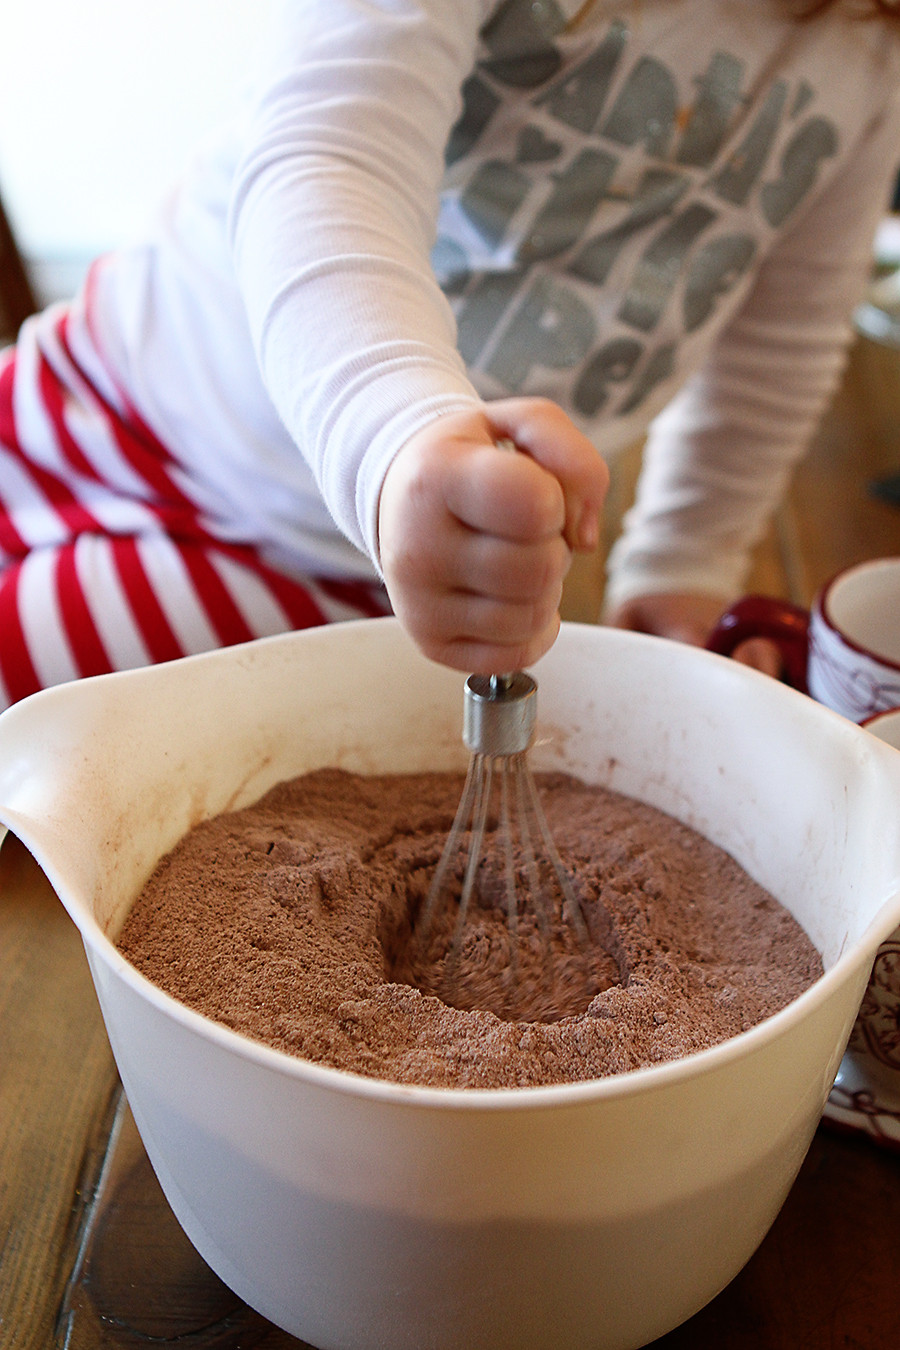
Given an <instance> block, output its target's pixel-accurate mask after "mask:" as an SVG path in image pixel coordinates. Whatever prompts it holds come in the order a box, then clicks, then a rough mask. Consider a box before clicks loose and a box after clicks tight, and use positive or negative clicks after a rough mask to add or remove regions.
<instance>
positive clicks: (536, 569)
mask: <svg viewBox="0 0 900 1350" xmlns="http://www.w3.org/2000/svg"><path fill="white" fill-rule="evenodd" d="M504 439H508V440H511V441H512V442H513V443H514V444H515V446H516V447H517V450H518V452H519V453H515V452H512V451H510V450H509V449H508V448H503V447H502V446H500V445H498V442H499V441H502V440H504ZM608 478H609V475H608V473H607V470H606V466H605V464H604V463H603V461H602V460H601V458H600V456H599V455H598V453H597V451H596V449H595V448H594V446H593V445H592V444H591V442H590V441H589V440H587V438H586V437H585V436H583V435H582V434H581V432H579V431H578V430H577V429H576V428H575V426H574V425H573V424H572V422H571V421H570V420H569V418H568V417H567V416H566V415H565V413H564V412H563V411H562V410H561V409H560V408H558V407H557V406H556V405H555V404H553V403H550V402H548V401H546V400H544V399H531V398H528V399H509V400H504V401H503V402H498V403H491V404H488V405H486V406H485V407H484V409H483V410H479V411H477V412H472V413H457V414H453V415H450V416H447V417H442V418H440V419H439V420H438V421H436V422H433V423H432V424H431V425H429V426H428V427H426V428H425V429H424V430H422V431H420V432H419V433H418V434H417V435H416V436H414V437H413V438H412V440H410V441H408V442H407V444H406V445H405V446H404V447H403V449H402V450H401V451H400V453H399V454H398V455H397V457H396V459H395V460H394V462H393V464H392V465H391V467H390V469H389V470H388V473H387V476H386V478H385V480H384V485H383V487H382V491H381V500H380V503H379V517H378V528H379V545H380V552H381V566H382V570H383V572H384V578H385V582H386V584H387V589H388V594H389V595H390V597H391V602H392V604H393V606H394V610H395V612H396V614H397V615H398V617H399V619H400V621H401V622H402V623H403V625H404V627H405V628H406V629H407V631H408V632H409V633H410V635H411V636H412V638H413V639H414V641H415V642H416V643H417V644H418V646H419V647H420V648H421V650H422V651H423V652H424V654H425V655H426V656H428V657H430V658H431V659H432V660H435V661H441V662H443V663H444V664H445V665H448V666H454V667H455V668H456V669H458V670H467V671H473V672H475V673H478V674H494V673H503V672H506V671H511V670H518V669H520V668H521V667H523V666H528V665H531V664H532V662H534V661H536V660H537V659H538V657H539V656H542V655H543V654H544V652H546V651H547V650H548V648H549V647H550V646H552V644H553V642H554V639H555V638H556V634H557V632H558V630H559V602H560V597H561V595H562V584H563V579H564V577H565V575H566V572H567V571H568V569H569V564H570V562H571V558H572V552H573V550H583V551H589V550H591V549H593V548H594V547H595V546H596V544H597V540H598V537H599V515H600V509H601V507H602V505H603V499H604V496H605V494H606V487H607V483H608Z"/></svg>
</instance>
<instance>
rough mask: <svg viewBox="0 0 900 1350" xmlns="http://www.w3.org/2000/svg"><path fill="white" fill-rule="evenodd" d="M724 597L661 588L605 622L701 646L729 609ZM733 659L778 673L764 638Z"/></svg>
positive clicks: (773, 649) (745, 645)
mask: <svg viewBox="0 0 900 1350" xmlns="http://www.w3.org/2000/svg"><path fill="white" fill-rule="evenodd" d="M728 605H729V601H728V599H727V598H726V597H725V596H720V595H709V594H703V593H700V592H696V593H695V592H691V591H671V592H667V591H660V592H656V593H650V594H647V595H636V596H634V597H633V598H632V599H631V600H626V601H624V602H623V603H622V604H621V605H619V606H618V607H617V608H615V609H613V610H611V611H610V612H609V613H608V614H607V615H606V618H605V622H606V623H608V624H609V625H610V626H611V627H613V628H631V629H633V630H634V631H635V632H638V633H653V634H655V635H656V636H657V637H666V638H674V639H675V640H676V641H677V642H688V643H690V644H691V645H692V646H695V647H702V646H703V645H704V644H705V642H706V640H707V638H708V637H709V635H710V633H711V632H712V629H713V628H714V627H715V625H716V623H717V621H718V620H719V619H720V618H721V616H722V614H723V613H724V611H725V610H726V609H727V608H728ZM734 656H735V659H736V660H738V661H741V662H743V664H744V665H747V666H753V667H754V668H755V669H756V670H761V671H763V673H764V674H766V675H774V676H775V677H776V678H777V677H778V675H780V673H781V659H780V657H779V655H778V649H777V648H776V647H775V646H774V644H773V643H771V642H768V641H766V639H765V638H751V639H750V640H749V641H748V642H743V643H741V645H740V646H739V647H738V648H736V650H735V652H734Z"/></svg>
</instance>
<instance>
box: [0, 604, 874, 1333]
mask: <svg viewBox="0 0 900 1350" xmlns="http://www.w3.org/2000/svg"><path fill="white" fill-rule="evenodd" d="M535 673H536V675H537V678H538V683H539V686H540V695H539V697H540V710H539V735H540V738H541V739H540V743H539V744H538V745H537V746H536V747H535V749H534V751H533V752H532V760H533V764H534V766H535V767H558V768H563V769H566V770H570V771H573V772H575V773H577V774H580V775H581V776H582V777H584V778H586V779H588V780H592V781H596V782H601V783H605V784H608V785H610V786H612V787H613V788H616V789H619V790H621V791H624V792H627V793H630V794H632V795H634V796H637V797H640V798H643V799H644V800H646V801H649V802H651V803H653V804H654V805H656V806H659V807H662V808H663V809H665V810H667V811H669V812H671V813H672V814H674V815H675V816H677V817H679V818H680V819H682V820H684V821H686V822H687V823H688V824H690V825H692V826H694V827H695V828H697V829H699V830H700V831H702V832H703V833H704V834H706V835H707V836H708V837H709V838H711V839H712V840H714V841H715V842H716V843H718V844H720V845H722V846H723V847H724V848H726V849H728V850H729V851H730V852H731V853H732V854H734V856H735V857H736V858H737V859H738V860H739V861H740V862H741V863H742V864H743V865H744V866H745V867H746V868H747V870H748V871H749V872H750V873H751V874H752V875H753V876H754V877H755V878H757V879H758V880H759V881H760V882H762V884H763V885H765V886H767V887H768V888H769V889H770V890H771V891H772V892H774V894H775V895H776V896H777V897H778V898H779V899H780V900H781V901H782V902H783V903H784V904H785V905H787V907H788V908H789V909H790V910H791V911H792V912H793V913H794V914H795V915H796V917H797V918H798V919H799V921H800V922H801V923H802V925H803V926H804V928H805V929H806V931H807V932H808V933H809V935H810V937H811V938H812V940H813V941H814V942H815V943H816V945H817V946H818V947H819V949H820V950H821V952H822V954H823V958H824V964H825V971H826V973H825V975H824V976H823V977H822V978H821V979H820V980H818V981H817V982H816V983H815V985H814V986H813V987H812V988H811V989H810V990H808V991H807V992H806V993H805V994H804V995H803V996H802V997H801V998H799V999H798V1000H796V1001H795V1002H794V1003H793V1004H791V1005H790V1006H789V1007H788V1008H786V1009H785V1010H784V1011H782V1012H781V1013H779V1014H778V1015H777V1016H775V1017H773V1018H771V1019H770V1020H768V1021H767V1022H765V1023H763V1024H761V1025H759V1026H757V1027H755V1028H754V1029H753V1030H751V1031H748V1032H746V1033H744V1034H742V1035H740V1036H738V1037H736V1038H735V1039H733V1040H731V1041H728V1042H726V1043H724V1044H722V1045H720V1046H717V1047H715V1048H713V1049H711V1050H706V1051H703V1052H702V1053H699V1054H695V1055H692V1056H690V1057H688V1058H686V1059H683V1060H680V1061H677V1062H675V1063H669V1064H664V1065H660V1066H658V1067H654V1068H650V1069H644V1070H639V1071H637V1072H633V1073H629V1074H623V1075H619V1076H616V1077H613V1078H607V1079H604V1080H600V1081H597V1082H588V1083H578V1084H572V1085H566V1086H561V1087H551V1088H534V1089H521V1090H497V1091H465V1090H436V1089H427V1088H415V1087H401V1086H398V1085H395V1084H391V1083H387V1082H377V1081H373V1080H370V1079H364V1078H361V1077H356V1076H354V1075H351V1074H347V1073H342V1072H339V1071H337V1070H331V1069H328V1068H323V1067H317V1066H315V1065H311V1064H307V1063H304V1062H302V1061H300V1060H297V1059H293V1058H290V1057H288V1056H286V1055H283V1054H280V1053H277V1052H275V1051H272V1050H269V1049H268V1048H266V1047H263V1046H261V1045H258V1044H255V1043H253V1042H251V1041H249V1040H247V1039H245V1038H243V1037H241V1036H239V1035H236V1034H234V1033H233V1032H231V1031H228V1030H226V1029H225V1028H223V1027H221V1026H218V1025H215V1024H213V1023H211V1022H209V1021H207V1020H206V1019H204V1018H203V1017H201V1016H199V1015H197V1014H196V1013H194V1012H191V1011H189V1010H188V1009H186V1008H185V1007H183V1006H182V1005H180V1004H179V1003H177V1002H175V1001H174V1000H173V999H171V998H170V997H168V996H167V995H165V994H163V993H161V992H160V991H159V990H158V989H156V988H155V987H154V986H152V985H151V984H149V983H148V982H147V981H146V980H145V979H143V978H142V977H141V976H140V975H138V974H136V973H135V971H134V970H133V969H132V968H131V967H130V966H129V965H127V964H126V962H125V961H124V960H123V959H122V958H121V957H120V956H119V955H118V953H117V952H116V950H115V948H114V947H113V945H112V941H113V939H114V938H115V936H116V933H117V932H118V930H119V928H120V926H121V924H122V921H123V919H124V916H125V914H126V912H127V910H128V908H129V905H130V904H131V902H132V900H133V898H134V896H135V894H136V892H137V891H138V890H139V888H140V887H141V884H142V883H143V881H144V880H145V878H146V877H147V875H148V874H149V872H150V871H151V869H152V868H153V866H154V864H155V862H156V861H157V859H158V858H159V857H160V855H161V854H162V853H163V852H164V851H166V850H167V849H168V848H169V847H170V846H171V845H172V844H174V843H175V841H176V840H177V839H178V838H179V836H180V835H182V833H183V832H184V831H186V830H187V829H188V827H189V826H190V825H192V824H193V823H194V822H195V821H198V820H200V819H202V818H204V817H207V816H209V815H212V814H214V813H217V812H219V811H221V810H223V809H225V808H231V807H237V806H241V805H245V804H247V803H249V802H251V801H253V800H255V799H256V798H258V797H259V796H260V795H261V794H262V793H263V792H264V791H265V790H266V789H268V788H269V787H270V786H271V785H272V784H273V783H275V782H276V781H277V780H279V779H283V778H285V777H288V776H290V775H293V774H297V773H300V772H302V771H304V770H307V769H311V768H313V767H316V766H319V765H341V766H344V767H347V768H351V769H356V770H362V771H366V770H405V769H423V768H440V767H450V766H456V765H460V766H461V765H462V764H464V762H465V754H464V752H463V750H462V747H461V744H460V722H461V705H462V677H461V676H459V675H456V674H454V673H453V672H451V671H447V670H445V669H443V668H439V667H436V666H434V665H431V664H429V663H427V662H426V661H424V660H423V659H422V658H421V657H420V656H418V655H417V653H416V652H415V650H414V649H413V648H412V646H411V644H410V643H409V642H408V640H407V639H406V638H405V637H404V636H403V634H402V632H401V630H400V628H399V627H398V625H397V624H396V623H395V622H394V621H393V620H377V621H370V622H363V623H355V624H346V625H338V626H335V627H332V628H327V629H318V630H314V631H310V632H305V633H300V634H295V635H289V636H286V637H281V638H272V639H267V640H265V641H261V642H258V643H253V644H250V645H248V646H244V647H237V648H232V649H230V650H227V651H224V652H217V653H212V654H210V655H207V656H200V657H195V658H191V659H189V660H186V661H181V662H177V663H174V664H171V665H166V666H160V667H157V668H154V669H149V670H142V671H137V672H133V673H129V674H125V675H113V676H106V677H101V678H99V679H93V680H86V681H83V682H81V683H77V684H70V685H65V686H61V687H58V688H56V689H52V690H49V691H47V692H45V693H42V694H38V695H35V696H34V697H33V698H30V699H28V700H26V701H25V702H23V703H21V704H18V705H17V706H15V707H13V708H12V709H10V710H9V711H8V712H6V713H4V714H3V716H2V718H0V821H2V823H3V824H5V825H6V826H7V827H8V828H9V829H10V830H12V831H13V832H14V833H15V834H17V835H18V836H19V837H20V838H21V839H22V840H23V841H24V843H25V844H26V845H27V846H28V847H29V848H30V849H31V851H32V852H33V853H34V855H35V857H36V858H37V860H38V862H39V863H40V864H41V866H42V867H43V868H44V870H45V871H46V873H47V875H48V877H49V879H50V881H51V882H52V883H53V885H54V886H55V887H56V889H57V891H58V893H59V895H60V897H61V899H62V901H63V903H64V905H65V906H66V908H67V909H68V911H69V912H70V914H71V916H72V918H73V919H74V921H75V923H76V924H77V925H78V927H79V929H80V931H81V934H82V936H83V939H84V944H85V948H86V950H87V954H88V959H89V962H90V966H91V970H92V973H93V977H94V981H95V984H96V988H97V993H98V996H99V999H100V1003H101V1006H102V1009H103V1014H104V1017H105V1020H106V1026H107V1029H108V1032H109V1037H110V1041H111V1043H112V1047H113V1050H114V1053H115V1056H116V1060H117V1063H118V1066H119V1070H120V1072H121V1076H122V1080H123V1082H124V1085H125V1088H126V1091H127V1094H128V1099H129V1102H130V1104H131V1107H132V1110H133V1113H134V1117H135V1119H136V1121H137V1124H138V1128H139V1129H140V1132H141V1135H142V1137H143V1141H144V1144H145V1146H146V1149H147V1152H148V1154H149V1156H150V1159H151V1162H152V1163H153V1166H154V1168H155V1169H156V1171H157V1173H158V1176H159V1179H160V1181H161V1183H162V1186H163V1189H164V1191H165V1193H166V1195H167V1197H168V1199H169V1201H170V1203H171V1205H172V1208H173V1209H174V1211H175V1214H176V1215H177V1217H178V1219H179V1220H180V1222H181V1223H182V1225H183V1227H184V1228H185V1230H186V1232H187V1234H188V1236H189V1237H190V1238H191V1239H192V1241H193V1242H194V1243H195V1245H196V1246H197V1248H198V1249H199V1251H200V1252H201V1254H202V1255H203V1256H204V1257H205V1258H206V1260H207V1261H208V1262H209V1264H210V1265H211V1266H212V1267H213V1269H214V1270H216V1271H217V1272H218V1274H219V1275H220V1276H221V1277H222V1279H224V1280H225V1281H226V1282H227V1283H228V1284H229V1285H231V1286H232V1288H233V1289H234V1290H235V1291H236V1292H237V1293H238V1294H239V1295H240V1296H241V1297H242V1298H243V1299H245V1300H246V1301H247V1302H248V1303H250V1304H251V1305H252V1306H253V1307H255V1308H257V1309H258V1310H259V1311H260V1312H261V1313H263V1314H264V1315H265V1316H266V1317H268V1318H270V1319H271V1320H272V1321H273V1322H275V1323H276V1324H277V1325H278V1326H280V1327H282V1328H284V1329H285V1330H287V1331H289V1332H292V1333H293V1334H295V1335H297V1336H299V1337H301V1338H303V1339H305V1340H307V1341H309V1342H311V1343H312V1344H313V1345H314V1346H317V1347H321V1350H336V1348H337V1347H343V1348H344V1350H375V1348H376V1347H378V1348H379V1350H388V1347H389V1350H480V1347H484V1348H485V1350H487V1348H488V1347H490V1350H576V1348H577V1350H633V1348H634V1347H638V1346H642V1345H645V1344H646V1343H647V1342H649V1341H651V1340H653V1339H654V1338H655V1337H657V1336H659V1335H662V1334H663V1333H664V1332H666V1331H667V1330H669V1329H670V1328H672V1327H674V1326H676V1325H677V1324H678V1323H679V1322H681V1321H682V1320H684V1319H685V1318H688V1317H690V1316H691V1314H692V1313H694V1312H696V1311H697V1310H698V1309H699V1308H700V1307H701V1306H702V1305H703V1304H704V1303H706V1302H707V1301H708V1300H709V1299H711V1298H712V1297H713V1296H714V1295H715V1294H716V1293H717V1292H718V1291H719V1290H720V1289H721V1288H722V1287H723V1286H724V1285H725V1284H726V1283H727V1282H728V1281H729V1280H730V1279H731V1278H732V1277H733V1276H734V1275H735V1274H736V1273H737V1271H738V1270H739V1269H740V1268H741V1266H742V1265H743V1264H744V1263H745V1262H746V1261H747V1259H748V1258H749V1257H750V1255H751V1254H752V1253H753V1251H754V1250H755V1248H756V1247H757V1245H758V1244H759V1242H760V1241H761V1239H762V1238H763V1236H764V1234H765V1233H766V1231H767V1229H768V1228H769V1226H770V1224H771V1223H772V1221H773V1219H774V1218H775V1215H776V1214H777V1212H778V1209H779V1208H780V1206H781V1204H782V1202H783V1200H784V1198H785V1196H786V1194H787V1192H788V1189H789V1188H790V1186H791V1183H792V1182H793V1180H794V1177H795V1176H796V1173H797V1171H798V1169H799V1167H800V1164H801V1161H802V1159H803V1156H804V1154H805V1152H806V1149H807V1147H808V1145H809V1142H810V1139H811V1137H812V1134H813V1132H814V1130H815V1128H816V1124H817V1122H818V1120H819V1116H820V1113H821V1110H822V1106H823V1103H824V1101H825V1098H826V1095H827V1093H828V1090H829V1087H830V1085H831V1082H832V1079H833V1077H834V1074H835V1071H836V1069H837V1066H838V1064H839V1062H840V1059H841V1055H842V1052H843V1049H844V1046H845V1043H846V1041H847V1037H848V1035H849V1032H850V1028H851V1026H852V1024H853V1020H854V1016H855V1013H856V1010H857V1007H858V1005H859V1003H860V1000H861V998H862V994H863V991H864V989H865V987H866V980H867V976H868V973H869V967H870V965H871V963H872V959H873V956H874V954H875V951H876V949H877V947H878V945H879V942H880V941H881V940H882V939H883V938H884V937H885V936H886V935H887V934H888V933H890V932H891V931H892V930H893V929H895V928H897V927H898V925H900V828H898V822H900V752H898V751H897V750H895V749H894V748H892V747H890V746H888V745H885V744H883V743H881V742H879V741H878V740H876V739H875V737H873V736H871V735H869V734H868V733H867V732H865V731H862V730H861V729H860V728H858V727H856V726H853V725H852V724H850V723H849V722H846V721H844V720H843V719H842V718H841V717H839V716H838V715H837V714H836V713H832V712H830V711H828V710H826V709H825V708H822V707H820V706H819V705H818V704H816V703H814V702H812V700H810V699H807V698H805V697H804V696H803V695H801V694H797V693H795V692H793V691H791V690H789V689H787V688H785V687H783V686H782V685H779V684H777V683H776V682H775V681H772V680H769V679H767V678H766V677H764V676H761V675H758V674H756V673H754V672H753V671H749V670H747V669H745V668H743V667H741V666H739V665H737V664H735V663H733V662H730V661H728V660H726V659H724V658H722V657H718V656H713V655H711V654H709V653H707V652H703V651H699V650H695V649H691V648H688V647H682V646H679V645H676V644H673V643H666V642H662V641H658V640H656V639H653V638H645V637H641V636H637V635H634V634H628V633H620V632H615V631H611V630H608V629H603V628H595V627H580V626H574V625H573V626H567V627H565V628H564V630H563V632H562V634H561V636H560V638H559V640H558V642H557V644H556V646H555V647H554V649H553V651H552V652H551V653H550V655H548V656H547V657H545V658H544V660H543V661H542V662H540V664H539V665H538V667H537V668H536V671H535Z"/></svg>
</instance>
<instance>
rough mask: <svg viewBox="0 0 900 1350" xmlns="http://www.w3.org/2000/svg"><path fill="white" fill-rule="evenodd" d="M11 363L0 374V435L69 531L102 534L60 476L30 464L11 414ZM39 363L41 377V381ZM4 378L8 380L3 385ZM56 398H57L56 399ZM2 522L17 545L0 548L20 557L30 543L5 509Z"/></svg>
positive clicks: (92, 518)
mask: <svg viewBox="0 0 900 1350" xmlns="http://www.w3.org/2000/svg"><path fill="white" fill-rule="evenodd" d="M14 364H15V362H10V364H9V366H8V367H7V368H5V369H4V370H3V372H2V375H0V381H2V383H0V438H2V439H3V441H4V442H5V444H6V445H7V446H8V447H9V449H10V450H11V451H12V453H13V454H14V455H15V456H16V457H17V459H18V460H19V461H20V462H21V464H22V467H23V468H24V470H25V472H26V473H27V474H28V475H29V477H30V478H31V480H32V482H33V483H34V484H35V485H36V486H37V487H38V488H39V489H40V491H41V492H42V493H43V495H44V497H45V498H46V499H47V502H48V503H49V505H50V506H51V507H53V508H54V509H55V511H56V513H57V515H58V516H59V517H60V519H61V520H62V521H63V522H64V524H65V525H66V527H67V528H68V530H69V532H70V533H71V534H79V533H81V532H82V531H87V532H88V533H91V534H103V533H104V531H103V529H102V527H101V526H100V523H99V521H97V520H96V519H95V518H94V516H92V515H91V513H90V511H88V510H87V509H86V508H85V507H84V506H82V505H81V503H80V502H79V501H78V499H77V498H76V497H75V496H74V494H73V493H72V491H71V490H70V489H69V488H68V487H67V486H66V485H65V483H64V482H63V481H62V479H61V478H59V477H58V476H57V475H56V474H54V473H51V472H50V471H49V470H48V469H44V468H42V467H41V466H40V465H39V464H34V463H32V461H31V460H30V459H29V458H28V457H27V455H26V454H25V453H24V451H23V450H22V446H21V443H20V441H19V438H18V435H17V432H16V427H15V420H14V413H13V367H14ZM43 378H44V376H43V366H42V372H41V379H42V382H43ZM7 381H8V382H9V383H8V384H7ZM59 401H60V400H57V402H59ZM2 523H3V528H4V530H5V531H8V532H9V534H8V537H9V539H10V540H11V541H13V540H15V541H18V547H17V548H8V547H7V545H6V543H5V541H4V545H3V546H4V548H6V549H7V552H10V553H14V552H15V553H18V554H19V555H20V556H21V555H24V554H25V553H27V552H28V550H29V547H30V545H29V544H28V543H26V541H25V540H24V539H23V538H22V536H21V535H19V533H18V531H16V530H15V527H14V526H13V524H12V521H11V519H10V516H9V514H8V512H7V511H4V512H3V513H2Z"/></svg>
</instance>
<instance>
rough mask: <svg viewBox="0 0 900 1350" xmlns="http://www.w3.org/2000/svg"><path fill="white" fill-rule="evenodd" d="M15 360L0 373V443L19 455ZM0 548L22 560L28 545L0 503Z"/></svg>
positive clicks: (8, 363)
mask: <svg viewBox="0 0 900 1350" xmlns="http://www.w3.org/2000/svg"><path fill="white" fill-rule="evenodd" d="M15 364H16V359H15V357H13V358H12V360H10V361H8V362H7V363H6V365H4V367H3V369H2V371H0V442H2V443H3V444H4V445H5V446H6V447H7V449H9V450H10V451H11V452H12V453H13V454H14V455H16V456H19V455H21V453H22V451H21V449H20V446H19V438H18V436H17V435H16V424H15V419H14V418H13V382H14V376H13V372H14V369H15ZM0 548H2V549H3V552H4V553H6V554H8V555H9V556H10V557H18V558H23V557H24V556H25V554H26V553H27V552H28V545H27V544H26V543H25V540H24V539H23V538H22V536H21V535H20V534H19V532H18V530H17V529H16V528H15V526H14V525H13V523H12V518H11V516H10V514H9V511H8V510H7V509H6V507H5V504H2V503H0Z"/></svg>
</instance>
